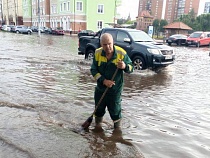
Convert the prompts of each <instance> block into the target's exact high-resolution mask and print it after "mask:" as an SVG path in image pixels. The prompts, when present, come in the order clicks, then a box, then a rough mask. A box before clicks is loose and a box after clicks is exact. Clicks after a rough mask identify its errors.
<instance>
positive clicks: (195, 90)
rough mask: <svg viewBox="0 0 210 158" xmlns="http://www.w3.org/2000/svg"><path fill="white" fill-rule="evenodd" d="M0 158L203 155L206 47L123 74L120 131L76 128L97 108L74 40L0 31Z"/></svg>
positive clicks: (207, 140)
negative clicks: (162, 65) (152, 68)
mask: <svg viewBox="0 0 210 158" xmlns="http://www.w3.org/2000/svg"><path fill="white" fill-rule="evenodd" d="M0 39H1V40H0V45H1V47H0V158H70V157H74V158H76V157H78V158H84V157H91V158H92V157H95V158H98V157H101V158H109V157H112V158H121V157H123V158H128V157H130V158H135V157H138V158H141V157H145V158H169V157H171V158H172V157H180V158H207V157H209V155H210V132H209V131H210V121H209V120H210V110H209V109H210V81H209V79H210V56H209V52H210V49H209V48H208V47H201V48H195V47H189V48H187V47H173V48H174V49H175V52H176V61H175V63H174V64H173V65H170V66H168V67H167V68H165V69H164V70H162V71H160V72H153V71H150V70H145V71H142V72H140V73H137V72H134V73H132V74H130V75H128V74H125V85H124V92H123V95H122V99H123V100H122V108H123V113H122V114H123V120H122V133H120V132H115V131H113V127H112V126H113V124H112V121H111V119H110V117H109V114H108V112H107V113H106V115H105V119H104V120H105V122H104V123H103V129H104V131H103V132H100V133H98V132H95V131H94V121H93V123H92V124H91V126H90V130H89V132H86V133H82V134H79V133H76V132H75V130H77V129H79V128H80V127H81V124H82V123H83V122H84V121H85V120H86V119H87V118H88V117H89V116H90V115H91V114H92V112H93V110H94V100H93V93H94V87H95V85H96V83H95V81H94V80H93V78H92V77H91V75H90V70H89V69H90V62H88V61H85V60H84V56H79V55H77V47H78V38H77V37H76V36H75V37H70V36H52V35H41V37H38V36H37V35H36V34H33V35H21V34H13V33H4V32H0Z"/></svg>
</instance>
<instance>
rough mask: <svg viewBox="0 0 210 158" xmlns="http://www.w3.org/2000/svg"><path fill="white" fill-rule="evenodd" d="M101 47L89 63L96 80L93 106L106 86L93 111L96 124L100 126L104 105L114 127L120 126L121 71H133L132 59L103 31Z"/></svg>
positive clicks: (122, 80) (118, 127)
mask: <svg viewBox="0 0 210 158" xmlns="http://www.w3.org/2000/svg"><path fill="white" fill-rule="evenodd" d="M100 43H101V46H102V47H101V48H99V49H97V50H96V51H95V54H94V58H93V62H92V65H91V70H90V71H91V74H92V76H93V77H94V78H95V79H96V80H97V86H96V88H95V94H94V99H95V106H96V105H97V104H98V102H99V100H100V99H101V96H102V95H103V92H104V91H105V89H106V88H107V87H108V88H109V89H108V91H107V93H106V95H105V96H104V98H103V100H102V102H101V103H100V105H98V108H97V109H96V112H95V123H96V126H99V127H100V126H101V123H102V121H103V116H104V114H105V109H106V107H107V108H108V111H109V114H110V117H111V119H112V120H113V122H114V128H115V129H120V127H121V118H122V116H121V93H122V89H123V83H124V79H123V71H124V72H126V73H131V72H133V65H132V61H131V59H130V58H129V56H128V55H127V53H126V51H125V50H124V49H122V48H120V47H118V46H114V44H113V38H112V35H111V34H109V33H104V34H102V35H101V37H100ZM117 68H118V71H117V74H116V76H115V78H114V79H113V81H112V80H111V78H112V77H113V74H114V73H115V71H116V69H117Z"/></svg>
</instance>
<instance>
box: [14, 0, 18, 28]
mask: <svg viewBox="0 0 210 158" xmlns="http://www.w3.org/2000/svg"><path fill="white" fill-rule="evenodd" d="M14 6H15V25H17V9H16V3H15V0H14Z"/></svg>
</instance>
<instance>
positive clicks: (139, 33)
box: [129, 31, 154, 42]
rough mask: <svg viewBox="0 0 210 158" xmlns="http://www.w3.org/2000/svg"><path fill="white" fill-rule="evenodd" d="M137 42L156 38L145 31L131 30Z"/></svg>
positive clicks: (151, 40) (150, 40)
mask: <svg viewBox="0 0 210 158" xmlns="http://www.w3.org/2000/svg"><path fill="white" fill-rule="evenodd" d="M129 33H130V35H131V37H132V38H133V40H134V41H135V42H154V40H153V39H152V38H151V37H150V36H149V35H148V34H146V33H145V32H143V31H129Z"/></svg>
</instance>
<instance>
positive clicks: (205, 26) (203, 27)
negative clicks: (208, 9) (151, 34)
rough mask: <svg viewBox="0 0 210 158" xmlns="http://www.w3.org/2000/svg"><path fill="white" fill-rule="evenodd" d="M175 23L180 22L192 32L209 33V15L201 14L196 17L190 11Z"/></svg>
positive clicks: (192, 11)
mask: <svg viewBox="0 0 210 158" xmlns="http://www.w3.org/2000/svg"><path fill="white" fill-rule="evenodd" d="M176 21H181V22H183V23H185V24H186V25H188V26H190V27H191V28H192V29H193V31H210V14H201V15H199V16H197V17H196V14H195V12H194V10H193V9H192V10H191V11H190V12H189V13H188V14H184V15H182V16H181V17H180V18H179V19H177V20H176Z"/></svg>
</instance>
